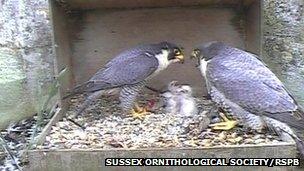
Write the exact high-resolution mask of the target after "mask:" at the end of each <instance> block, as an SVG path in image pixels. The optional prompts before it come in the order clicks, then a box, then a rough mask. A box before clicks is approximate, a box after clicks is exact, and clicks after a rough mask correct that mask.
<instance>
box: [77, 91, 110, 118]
mask: <svg viewBox="0 0 304 171" xmlns="http://www.w3.org/2000/svg"><path fill="white" fill-rule="evenodd" d="M103 92H104V91H103V90H100V91H96V92H94V93H92V94H90V95H89V96H88V97H87V98H86V99H85V101H84V103H83V104H82V106H81V107H80V108H79V109H78V111H77V112H76V114H75V115H74V118H76V117H78V115H80V114H81V113H82V112H83V111H84V110H85V109H86V108H87V107H88V106H90V105H91V104H92V103H93V102H95V101H96V100H97V99H98V98H99V97H100V96H101V95H102V94H103Z"/></svg>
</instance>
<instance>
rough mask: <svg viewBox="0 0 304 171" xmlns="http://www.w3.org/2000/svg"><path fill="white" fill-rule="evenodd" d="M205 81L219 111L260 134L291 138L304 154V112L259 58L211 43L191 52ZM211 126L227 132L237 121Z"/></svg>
mask: <svg viewBox="0 0 304 171" xmlns="http://www.w3.org/2000/svg"><path fill="white" fill-rule="evenodd" d="M192 58H197V59H198V65H199V68H200V71H201V73H202V75H203V76H204V77H205V80H206V86H207V89H208V93H209V95H210V96H211V99H212V101H214V102H215V103H216V104H217V105H218V107H220V108H221V109H223V110H224V111H225V112H227V113H229V114H231V115H232V116H234V117H236V118H238V119H239V121H240V122H241V123H242V124H244V125H245V126H247V127H249V128H252V129H254V130H257V131H262V130H264V129H265V128H271V129H272V130H274V131H275V132H276V133H278V134H279V135H280V136H281V138H292V139H294V140H295V142H296V143H297V146H298V149H299V151H300V153H301V154H302V155H303V154H304V144H303V135H302V134H303V130H304V119H303V118H304V112H303V110H302V109H300V106H299V105H298V104H297V102H296V101H295V99H294V98H293V97H292V96H291V95H290V93H288V91H287V90H286V88H285V87H284V85H283V84H282V82H281V81H280V80H279V79H278V78H277V77H276V76H275V74H274V73H272V72H271V71H270V70H269V69H268V68H267V66H266V65H265V64H264V63H263V62H262V61H261V60H259V58H258V56H256V55H254V54H252V53H249V52H246V51H243V50H240V49H237V48H234V47H231V46H229V45H227V44H225V43H222V42H209V43H206V44H202V45H200V46H198V48H196V49H194V50H193V52H192ZM222 117H223V118H224V122H221V123H217V124H213V125H211V126H212V127H213V128H214V129H222V130H228V129H231V128H232V127H234V126H235V125H236V123H237V122H236V121H234V120H229V119H227V118H226V117H225V116H222Z"/></svg>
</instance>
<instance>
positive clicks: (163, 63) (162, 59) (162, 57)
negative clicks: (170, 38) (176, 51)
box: [155, 50, 171, 73]
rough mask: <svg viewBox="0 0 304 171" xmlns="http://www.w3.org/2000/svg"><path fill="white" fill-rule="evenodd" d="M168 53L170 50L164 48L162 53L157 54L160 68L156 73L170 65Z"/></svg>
mask: <svg viewBox="0 0 304 171" xmlns="http://www.w3.org/2000/svg"><path fill="white" fill-rule="evenodd" d="M168 55H169V51H167V50H162V52H161V53H160V54H157V55H155V57H156V58H157V60H158V68H157V70H156V71H155V73H158V72H159V71H162V70H164V69H166V68H167V67H168V66H169V65H170V63H171V61H169V60H168Z"/></svg>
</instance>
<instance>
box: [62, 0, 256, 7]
mask: <svg viewBox="0 0 304 171" xmlns="http://www.w3.org/2000/svg"><path fill="white" fill-rule="evenodd" d="M254 1H255V0H220V1H214V0H187V1H183V0H162V1H153V0H140V1H139V0H128V1H126V0H115V1H113V0H89V1H83V0H66V2H67V3H68V4H69V6H70V7H71V8H73V9H96V8H139V7H180V6H194V5H197V6H210V5H216V6H231V5H235V4H238V3H240V2H243V3H244V4H245V5H249V4H251V3H252V2H254Z"/></svg>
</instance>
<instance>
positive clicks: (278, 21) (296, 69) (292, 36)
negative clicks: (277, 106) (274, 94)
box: [263, 0, 304, 106]
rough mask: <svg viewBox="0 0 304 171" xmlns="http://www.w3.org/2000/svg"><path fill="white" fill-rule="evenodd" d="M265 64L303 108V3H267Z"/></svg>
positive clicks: (296, 0) (294, 0)
mask: <svg viewBox="0 0 304 171" xmlns="http://www.w3.org/2000/svg"><path fill="white" fill-rule="evenodd" d="M263 10H264V27H263V34H264V35H263V37H264V39H263V54H264V59H263V60H265V61H266V63H267V64H268V65H269V67H270V68H271V69H272V70H273V71H274V72H275V73H276V75H277V76H278V77H279V78H280V79H281V80H282V81H283V83H284V84H285V85H286V87H287V88H288V89H289V90H290V92H291V93H292V94H293V95H294V96H295V97H296V99H297V100H298V101H299V103H301V104H302V106H303V105H304V1H303V0H290V1H286V0H264V7H263Z"/></svg>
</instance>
